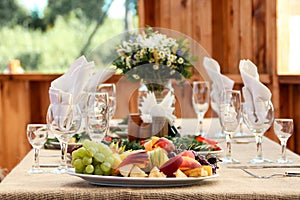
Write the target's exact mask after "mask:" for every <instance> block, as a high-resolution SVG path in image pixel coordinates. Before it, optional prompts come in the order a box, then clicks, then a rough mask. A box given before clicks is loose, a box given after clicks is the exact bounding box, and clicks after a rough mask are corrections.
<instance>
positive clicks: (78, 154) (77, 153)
mask: <svg viewBox="0 0 300 200" xmlns="http://www.w3.org/2000/svg"><path fill="white" fill-rule="evenodd" d="M76 158H81V156H80V152H79V151H78V150H75V151H73V152H72V160H73V159H76Z"/></svg>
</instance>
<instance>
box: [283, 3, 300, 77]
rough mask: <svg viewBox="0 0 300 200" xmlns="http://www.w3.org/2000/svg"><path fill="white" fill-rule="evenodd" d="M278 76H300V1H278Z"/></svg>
mask: <svg viewBox="0 0 300 200" xmlns="http://www.w3.org/2000/svg"><path fill="white" fill-rule="evenodd" d="M277 25H278V26H277V27H278V28H277V33H278V34H277V39H278V40H277V41H278V43H277V49H278V52H277V55H278V70H277V71H278V74H300V62H299V58H300V37H299V36H300V1H299V0H277Z"/></svg>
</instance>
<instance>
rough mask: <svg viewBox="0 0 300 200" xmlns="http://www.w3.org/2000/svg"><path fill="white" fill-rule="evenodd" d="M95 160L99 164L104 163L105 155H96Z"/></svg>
mask: <svg viewBox="0 0 300 200" xmlns="http://www.w3.org/2000/svg"><path fill="white" fill-rule="evenodd" d="M94 159H95V160H96V161H97V162H104V160H105V156H104V155H103V153H99V152H98V153H96V154H95V155H94Z"/></svg>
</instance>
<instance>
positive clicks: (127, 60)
mask: <svg viewBox="0 0 300 200" xmlns="http://www.w3.org/2000/svg"><path fill="white" fill-rule="evenodd" d="M130 60H131V59H130V57H129V56H128V57H127V58H126V65H127V66H128V67H129V68H130V67H131V65H130Z"/></svg>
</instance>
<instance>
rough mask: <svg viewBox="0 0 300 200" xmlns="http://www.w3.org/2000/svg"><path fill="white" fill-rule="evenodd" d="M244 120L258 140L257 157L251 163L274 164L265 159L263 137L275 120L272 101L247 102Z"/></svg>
mask: <svg viewBox="0 0 300 200" xmlns="http://www.w3.org/2000/svg"><path fill="white" fill-rule="evenodd" d="M243 118H244V122H245V124H246V126H247V127H248V129H249V130H250V131H251V132H252V133H253V134H254V136H255V140H256V147H257V149H256V151H257V155H256V157H255V158H254V159H252V160H250V161H249V162H250V163H252V164H260V163H268V162H272V161H271V160H269V159H266V158H264V157H263V153H262V137H263V135H264V133H265V132H266V131H267V130H268V129H269V128H270V126H271V125H272V123H273V120H274V108H273V104H272V102H271V101H254V102H253V104H252V102H245V103H244V106H243Z"/></svg>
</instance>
